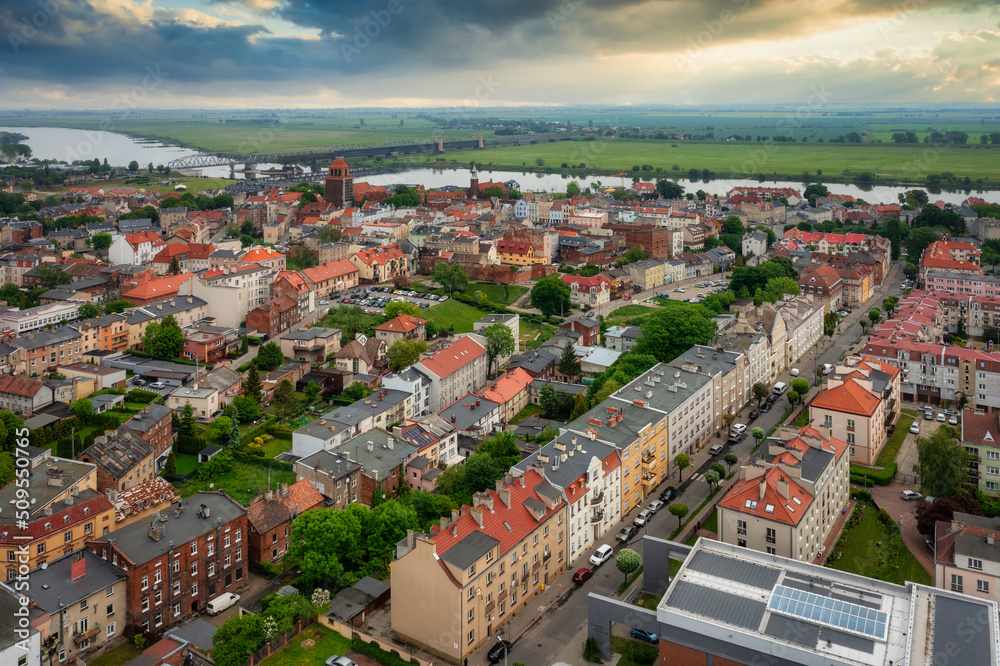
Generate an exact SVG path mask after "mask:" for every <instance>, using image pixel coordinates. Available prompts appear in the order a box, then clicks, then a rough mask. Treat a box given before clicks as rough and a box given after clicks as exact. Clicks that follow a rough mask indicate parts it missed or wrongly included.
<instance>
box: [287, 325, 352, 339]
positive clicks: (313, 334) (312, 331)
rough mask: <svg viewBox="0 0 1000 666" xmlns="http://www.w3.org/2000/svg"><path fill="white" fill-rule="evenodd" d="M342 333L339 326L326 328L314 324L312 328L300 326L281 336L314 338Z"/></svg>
mask: <svg viewBox="0 0 1000 666" xmlns="http://www.w3.org/2000/svg"><path fill="white" fill-rule="evenodd" d="M337 333H340V329H339V328H324V327H322V326H313V327H311V328H300V329H297V330H294V331H289V332H287V333H285V334H284V335H282V336H281V339H282V340H312V339H313V338H329V337H330V336H332V335H336V334H337Z"/></svg>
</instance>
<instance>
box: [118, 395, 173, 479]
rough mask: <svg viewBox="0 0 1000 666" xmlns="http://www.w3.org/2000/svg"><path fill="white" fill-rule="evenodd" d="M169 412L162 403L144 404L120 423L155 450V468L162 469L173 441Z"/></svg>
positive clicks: (170, 414)
mask: <svg viewBox="0 0 1000 666" xmlns="http://www.w3.org/2000/svg"><path fill="white" fill-rule="evenodd" d="M172 415H173V412H171V411H170V410H169V409H168V408H167V407H165V406H163V405H152V404H151V405H146V406H145V407H143V408H142V409H141V410H139V412H137V413H136V414H135V415H134V416H133V417H132V418H130V419H129V420H128V421H126V422H125V423H123V424H122V427H124V428H128V429H129V430H131V431H132V432H134V433H135V434H137V435H139V436H140V437H142V438H143V439H144V440H146V441H147V442H149V444H150V445H151V446H152V447H153V450H154V451H155V454H154V455H155V457H156V469H157V471H159V470H161V469H163V465H164V464H166V462H167V456H168V455H169V454H170V447H171V446H172V445H173V443H174V424H173V421H172V420H171V416H172Z"/></svg>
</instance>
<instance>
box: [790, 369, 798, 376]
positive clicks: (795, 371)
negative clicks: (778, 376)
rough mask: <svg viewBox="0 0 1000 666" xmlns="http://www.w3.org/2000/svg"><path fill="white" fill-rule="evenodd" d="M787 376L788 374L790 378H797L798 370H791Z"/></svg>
mask: <svg viewBox="0 0 1000 666" xmlns="http://www.w3.org/2000/svg"><path fill="white" fill-rule="evenodd" d="M788 374H790V375H791V376H792V377H798V376H799V369H798V368H792V370H791V372H789V373H788Z"/></svg>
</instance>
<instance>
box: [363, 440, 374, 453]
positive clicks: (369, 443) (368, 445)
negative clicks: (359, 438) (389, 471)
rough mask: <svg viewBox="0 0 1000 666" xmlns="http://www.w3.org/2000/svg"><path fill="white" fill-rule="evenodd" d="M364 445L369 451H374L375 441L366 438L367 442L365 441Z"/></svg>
mask: <svg viewBox="0 0 1000 666" xmlns="http://www.w3.org/2000/svg"><path fill="white" fill-rule="evenodd" d="M365 447H366V448H367V449H368V450H369V451H374V450H375V442H373V441H372V440H370V439H369V440H368V441H367V442H366V443H365Z"/></svg>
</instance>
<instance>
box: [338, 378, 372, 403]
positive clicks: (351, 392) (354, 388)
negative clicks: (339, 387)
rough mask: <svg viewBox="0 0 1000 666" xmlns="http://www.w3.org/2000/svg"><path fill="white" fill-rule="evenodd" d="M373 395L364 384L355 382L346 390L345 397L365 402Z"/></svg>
mask: <svg viewBox="0 0 1000 666" xmlns="http://www.w3.org/2000/svg"><path fill="white" fill-rule="evenodd" d="M371 394H372V390H371V389H370V388H368V387H367V386H365V385H364V384H362V383H361V382H354V383H352V384H351V385H350V386H348V387H347V388H345V389H344V397H345V398H349V399H351V400H353V401H355V402H357V401H358V400H364V399H365V398H367V397H368V396H370V395H371Z"/></svg>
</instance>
